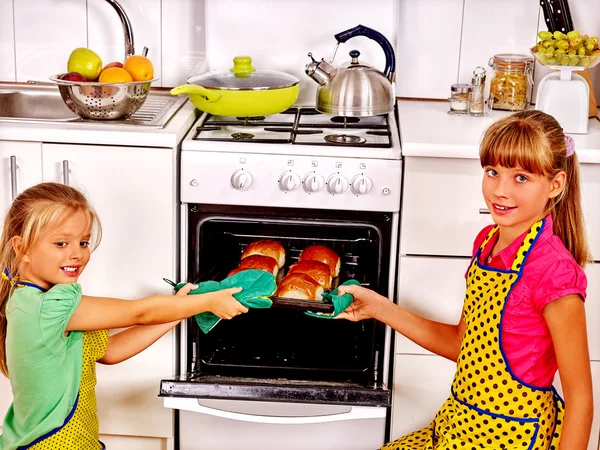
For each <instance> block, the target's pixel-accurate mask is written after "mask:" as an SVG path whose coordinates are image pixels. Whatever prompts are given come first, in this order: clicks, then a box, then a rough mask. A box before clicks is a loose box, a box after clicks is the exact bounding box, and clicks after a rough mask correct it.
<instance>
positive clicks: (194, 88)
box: [171, 84, 221, 103]
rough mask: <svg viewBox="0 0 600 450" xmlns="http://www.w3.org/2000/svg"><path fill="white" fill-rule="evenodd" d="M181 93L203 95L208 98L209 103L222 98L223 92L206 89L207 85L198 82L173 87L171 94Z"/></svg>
mask: <svg viewBox="0 0 600 450" xmlns="http://www.w3.org/2000/svg"><path fill="white" fill-rule="evenodd" d="M179 94H191V95H201V96H202V97H204V98H206V101H207V102H208V103H214V102H216V101H217V100H219V99H220V98H221V94H220V93H219V92H216V91H213V90H211V89H206V88H205V87H202V86H198V85H197V84H182V85H181V86H177V87H174V88H173V89H171V95H179Z"/></svg>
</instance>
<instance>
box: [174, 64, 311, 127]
mask: <svg viewBox="0 0 600 450" xmlns="http://www.w3.org/2000/svg"><path fill="white" fill-rule="evenodd" d="M233 63H234V65H233V68H232V69H231V70H230V72H208V73H205V74H203V75H199V76H194V77H190V78H188V79H187V80H186V81H187V82H188V84H184V85H181V86H177V87H175V88H173V89H171V94H172V95H179V94H187V95H188V96H189V97H190V101H191V102H192V103H193V105H194V106H195V107H196V108H198V109H199V110H201V111H205V112H207V113H210V114H213V115H216V116H234V117H255V116H268V115H271V114H277V113H280V112H282V111H285V110H286V109H288V108H289V107H290V106H292V105H293V104H294V102H295V101H296V100H297V98H298V92H299V84H300V80H299V79H298V78H297V77H295V76H293V75H290V74H287V73H285V72H279V71H275V70H256V69H254V68H253V67H252V59H251V58H250V57H248V56H237V57H235V58H233Z"/></svg>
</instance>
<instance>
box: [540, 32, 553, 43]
mask: <svg viewBox="0 0 600 450" xmlns="http://www.w3.org/2000/svg"><path fill="white" fill-rule="evenodd" d="M538 37H539V38H540V39H541V40H542V41H547V40H549V39H552V33H551V32H550V31H540V32H539V33H538Z"/></svg>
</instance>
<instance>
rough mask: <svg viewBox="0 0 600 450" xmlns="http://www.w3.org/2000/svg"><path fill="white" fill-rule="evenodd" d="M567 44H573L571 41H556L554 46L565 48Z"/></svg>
mask: <svg viewBox="0 0 600 450" xmlns="http://www.w3.org/2000/svg"><path fill="white" fill-rule="evenodd" d="M569 45H573V44H571V41H558V42H557V43H556V47H558V48H562V49H565V50H566V49H567V48H568V47H569Z"/></svg>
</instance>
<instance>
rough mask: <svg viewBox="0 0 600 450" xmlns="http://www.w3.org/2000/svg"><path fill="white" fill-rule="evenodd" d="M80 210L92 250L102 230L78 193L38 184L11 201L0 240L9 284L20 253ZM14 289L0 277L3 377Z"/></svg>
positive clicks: (0, 268)
mask: <svg viewBox="0 0 600 450" xmlns="http://www.w3.org/2000/svg"><path fill="white" fill-rule="evenodd" d="M80 211H83V212H85V213H86V214H87V216H88V219H89V220H90V221H91V223H92V228H93V232H94V236H93V238H92V248H93V249H94V248H96V247H97V246H98V244H99V243H100V239H101V237H102V228H101V225H100V221H99V219H98V215H97V214H96V211H95V210H94V208H93V207H92V206H91V205H90V204H89V203H88V201H87V199H86V198H85V196H84V195H83V194H82V193H81V192H79V191H78V190H77V189H74V188H72V187H69V186H65V185H63V184H59V183H41V184H38V185H36V186H33V187H30V188H29V189H27V190H25V191H23V192H22V193H21V194H20V195H19V196H17V198H16V199H15V200H14V201H13V203H12V205H11V207H10V209H9V210H8V213H7V215H6V220H5V222H4V229H3V231H2V237H1V238H0V272H3V271H4V270H7V271H8V273H9V274H10V275H11V276H12V279H13V281H14V280H17V279H18V278H19V265H20V263H21V256H20V254H21V255H22V254H27V253H28V252H29V250H30V249H31V248H32V247H33V246H34V245H35V244H36V243H37V241H38V239H39V238H40V236H41V235H42V234H43V233H45V232H46V231H47V227H48V226H49V225H50V224H55V223H58V224H60V223H62V221H63V220H66V219H67V218H68V217H70V216H71V215H72V214H74V213H77V212H80ZM15 236H20V237H21V239H22V248H21V251H20V252H19V253H20V254H17V253H16V252H15V250H14V248H13V245H12V238H13V237H15ZM14 289H15V286H14V283H11V282H10V281H9V280H8V279H7V278H6V277H0V372H2V373H3V374H4V375H6V376H8V366H7V362H6V328H7V320H6V304H7V303H8V299H9V298H10V296H11V295H12V293H13V290H14Z"/></svg>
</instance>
